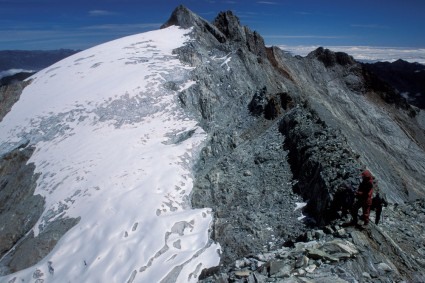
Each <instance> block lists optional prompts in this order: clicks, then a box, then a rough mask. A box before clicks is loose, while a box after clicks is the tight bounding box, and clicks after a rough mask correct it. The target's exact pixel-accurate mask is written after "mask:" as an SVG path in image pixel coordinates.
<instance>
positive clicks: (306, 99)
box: [166, 7, 425, 282]
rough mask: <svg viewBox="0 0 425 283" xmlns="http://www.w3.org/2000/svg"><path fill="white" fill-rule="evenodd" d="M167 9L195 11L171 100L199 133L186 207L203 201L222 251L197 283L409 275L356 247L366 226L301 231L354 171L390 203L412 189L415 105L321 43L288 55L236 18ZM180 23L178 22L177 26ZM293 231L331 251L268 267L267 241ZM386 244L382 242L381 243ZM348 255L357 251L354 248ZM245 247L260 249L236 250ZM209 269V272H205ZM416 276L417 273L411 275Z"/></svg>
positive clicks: (368, 237)
mask: <svg viewBox="0 0 425 283" xmlns="http://www.w3.org/2000/svg"><path fill="white" fill-rule="evenodd" d="M175 13H177V14H175V15H173V16H172V20H171V22H172V23H173V24H177V25H180V23H179V20H178V19H185V18H186V17H188V18H190V19H196V21H195V23H194V26H195V27H194V29H193V31H192V35H193V37H194V38H195V39H197V40H196V41H194V42H191V43H189V44H188V45H187V46H185V47H183V48H180V49H178V50H176V53H177V54H179V56H180V59H181V60H182V61H184V62H185V63H187V64H190V65H191V66H193V67H195V70H194V71H193V78H194V80H195V81H196V85H194V86H192V87H191V88H189V89H187V90H185V91H183V92H181V93H180V94H179V98H180V101H181V104H182V106H183V107H184V108H185V109H186V110H187V111H190V112H191V113H192V114H193V115H194V116H195V117H197V119H198V120H199V123H200V124H201V125H202V127H203V128H204V129H205V130H206V131H207V132H208V134H209V140H208V142H207V144H206V146H205V148H204V149H203V151H202V154H201V160H200V162H199V163H198V164H196V166H195V170H196V181H195V186H194V190H193V195H192V204H193V206H195V207H212V208H213V211H214V212H215V222H214V225H213V227H212V234H211V236H212V238H213V239H214V240H216V241H218V242H219V243H220V244H221V245H222V247H223V255H222V262H223V264H224V266H222V267H220V268H216V269H212V270H207V271H205V274H204V278H214V280H213V281H208V280H209V279H205V280H206V281H205V282H217V280H218V281H219V280H224V281H226V280H235V281H237V282H266V279H267V278H276V279H277V278H287V280H293V281H287V282H308V280H312V281H314V282H329V281H330V280H332V281H335V282H355V281H356V280H357V281H362V282H373V280H376V278H379V280H381V282H391V280H399V279H401V278H410V277H409V276H410V275H409V274H408V272H406V271H405V270H404V271H400V270H403V269H404V267H402V268H401V267H400V266H398V267H396V265H395V264H394V262H398V261H402V262H403V261H405V260H404V259H402V258H400V257H393V256H392V255H388V254H386V253H382V251H380V250H379V249H378V248H376V249H375V248H373V249H370V250H368V251H366V249H365V248H361V246H362V245H364V246H373V247H374V246H376V245H377V244H376V242H377V241H379V240H380V239H382V238H380V236H379V233H381V230H380V229H379V228H376V227H373V228H372V232H371V233H370V234H367V233H365V232H364V231H358V230H356V229H353V228H351V227H349V228H342V227H341V226H340V225H341V224H342V223H339V224H335V226H333V227H330V226H329V227H328V226H325V227H328V229H327V230H326V231H328V233H329V235H327V236H326V237H323V233H324V232H323V231H322V233H319V232H317V233H316V232H314V231H313V232H312V231H310V230H309V229H310V228H309V227H310V226H309V225H317V226H319V227H320V226H324V225H325V224H328V223H331V222H330V221H333V220H332V219H334V218H333V216H334V215H335V214H334V211H332V209H333V208H335V207H338V203H334V202H337V201H338V198H337V197H335V194H336V192H337V189H338V187H339V186H341V185H342V184H346V185H351V186H355V187H356V186H357V185H358V183H359V182H360V180H359V174H360V172H361V170H362V169H364V168H368V169H370V170H371V171H372V172H373V174H374V175H375V177H376V178H377V180H378V181H379V188H380V191H381V193H384V194H386V196H387V199H388V200H389V201H390V202H398V203H404V202H408V201H409V200H410V199H414V198H417V197H423V196H424V191H423V187H424V186H423V184H424V183H425V179H424V172H425V171H424V170H423V169H425V168H423V167H424V164H425V155H424V148H425V147H424V141H425V139H424V131H423V126H421V125H423V122H422V121H423V119H422V118H421V117H423V114H422V113H421V111H420V110H418V109H415V108H413V107H411V106H410V105H408V104H406V103H405V100H403V99H399V98H398V97H397V96H394V92H392V91H391V90H390V89H388V88H386V86H383V85H381V84H380V83H379V81H376V80H375V78H373V77H371V76H370V75H369V73H368V72H367V71H365V70H364V69H363V68H362V66H361V65H360V64H358V63H357V62H355V61H354V60H353V58H352V57H350V56H348V55H347V54H344V53H334V52H332V51H329V50H325V49H323V48H321V49H318V50H316V51H315V52H313V53H312V54H310V55H309V56H307V57H306V58H301V57H292V56H290V55H288V54H286V53H284V52H282V51H281V50H279V49H277V48H274V47H271V48H267V47H265V46H264V41H263V40H262V39H261V37H260V36H259V35H258V34H256V33H255V32H252V31H250V30H249V29H248V28H247V27H242V26H240V23H239V20H238V19H237V17H235V16H234V15H233V14H232V13H231V12H224V13H220V14H219V15H218V16H217V18H216V19H215V20H214V21H213V22H212V24H208V23H206V21H203V20H200V19H199V17H195V16H194V15H193V13H191V12H190V11H189V10H187V9H185V8H184V7H179V8H178V9H177V10H176V11H175ZM187 22H188V21H187V20H182V23H181V26H183V27H186V26H185V25H186V24H187ZM189 22H190V21H189ZM168 24H169V23H167V24H166V25H168ZM294 184H295V186H293V185H294ZM294 192H296V194H294ZM302 200H304V201H307V202H308V205H307V207H306V208H305V209H304V213H305V214H307V215H308V217H307V218H305V219H304V221H299V220H298V219H297V217H298V216H300V215H299V212H298V214H297V212H294V207H295V205H294V204H295V202H298V201H302ZM398 219H399V220H400V218H398ZM401 219H402V218H401ZM336 221H338V220H336ZM400 221H401V220H400ZM297 233H298V234H299V235H302V234H303V233H304V235H310V236H305V237H298V241H299V240H300V239H304V238H309V239H311V240H313V239H314V237H313V238H312V235H319V236H318V237H319V238H318V239H320V240H321V241H322V242H320V245H319V246H320V247H331V248H330V250H329V249H328V250H326V249H325V248H323V249H324V250H322V252H323V253H322V252H320V251H317V250H314V249H313V250H311V249H310V250H309V251H307V250H305V251H304V252H302V253H300V254H298V255H297V256H292V257H291V256H290V257H289V258H290V259H291V260H292V259H293V258H294V257H295V258H297V257H298V256H300V257H301V258H303V257H306V258H309V256H310V257H311V258H310V259H311V260H312V264H311V265H307V266H306V267H305V268H302V269H300V270H296V271H295V273H294V269H293V266H294V264H295V263H293V262H292V261H291V260H290V261H289V262H287V263H282V262H277V263H276V262H275V263H270V262H269V260H270V259H272V258H281V257H283V258H285V256H284V255H282V252H279V249H276V247H282V245H283V246H288V245H290V244H291V243H293V242H294V241H296V240H295V239H294V236H295V235H296V234H297ZM335 237H336V238H342V239H348V241H349V242H350V244H347V245H348V246H344V244H341V245H338V247H339V248H340V249H339V250H338V249H337V248H336V247H335V245H333V244H330V243H328V242H332V241H334V239H335ZM322 238H323V239H322ZM359 239H361V240H359ZM389 239H391V237H389ZM332 243H333V242H332ZM394 244H395V242H391V241H386V240H385V246H386V247H387V248H389V249H393V248H394ZM332 245H333V246H332ZM353 245H354V247H353ZM341 246H344V247H345V249H344V248H341ZM320 247H319V249H321V248H320ZM347 247H348V248H347ZM315 248H318V247H315ZM266 251H268V252H269V253H265V252H266ZM350 251H360V254H361V256H360V257H359V256H358V255H357V254H352V253H350ZM362 251H364V253H362ZM297 252H300V251H297ZM270 253H271V254H273V255H272V256H270ZM279 253H280V254H279ZM254 254H260V255H259V256H258V257H255V256H254V259H252V260H251V259H248V260H247V259H246V258H244V257H247V256H248V255H254ZM323 254H325V255H326V256H323ZM269 257H271V258H269ZM326 257H327V258H326ZM259 258H262V260H261V261H262V262H263V263H267V262H269V263H268V264H270V265H271V266H272V267H273V270H274V271H273V272H272V273H273V274H270V270H269V269H268V268H266V269H263V271H261V270H260V269H258V268H259V265H261V263H259V261H260V260H259ZM354 258H357V259H356V260H353V259H354ZM236 259H237V260H236ZM331 259H332V260H331ZM235 260H236V261H235ZM233 261H235V262H236V263H237V265H238V266H239V268H240V265H241V262H245V264H246V265H247V266H246V267H248V269H246V268H245V269H243V270H240V272H237V273H232V272H233V271H231V272H224V273H221V275H217V274H220V270H222V271H223V270H225V269H226V267H227V268H230V266H231V265H229V264H230V263H231V262H233ZM285 262H286V261H285ZM328 262H329V263H328ZM342 262H343V264H342ZM372 262H373V264H371V263H372ZM379 263H383V264H381V265H379ZM300 264H301V263H298V265H300ZM242 265H243V264H242ZM301 265H302V264H301ZM266 266H268V265H266ZM367 266H369V267H367ZM387 266H388V267H389V268H387ZM406 266H413V265H409V264H407V265H406ZM322 267H323V268H322ZM408 268H409V267H407V269H408ZM416 268H418V270H420V268H421V267H418V266H417V267H416ZM230 270H231V268H230ZM237 270H238V269H236V271H237ZM264 270H265V271H264ZM315 270H318V271H317V272H316V271H315ZM391 270H393V271H391ZM394 270H398V271H397V272H394ZM234 271H235V270H234ZM212 273H215V274H216V275H214V276H213V277H208V276H209V275H208V274H210V275H211V274H212ZM381 273H382V274H381ZM418 274H419V275H418V276H419V277H418V278H420V276H422V275H421V274H423V272H421V271H419V273H418ZM217 276H218V277H217ZM272 276H275V277H272ZM294 276H298V277H297V278H295V277H294ZM383 276H387V277H386V278H390V279H383V278H384V277H383ZM302 278H304V279H302ZM370 278H371V279H370ZM238 280H239V281H238ZM285 280H286V279H285ZM367 280H370V281H367ZM282 282H286V281H282Z"/></svg>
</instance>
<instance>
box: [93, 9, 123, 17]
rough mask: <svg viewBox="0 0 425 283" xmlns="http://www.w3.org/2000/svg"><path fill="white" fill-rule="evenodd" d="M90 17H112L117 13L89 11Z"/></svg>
mask: <svg viewBox="0 0 425 283" xmlns="http://www.w3.org/2000/svg"><path fill="white" fill-rule="evenodd" d="M89 14H90V16H112V15H116V13H115V12H110V11H105V10H91V11H89Z"/></svg>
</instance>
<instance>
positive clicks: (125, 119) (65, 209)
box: [0, 26, 220, 283]
mask: <svg viewBox="0 0 425 283" xmlns="http://www.w3.org/2000/svg"><path fill="white" fill-rule="evenodd" d="M189 32H190V30H184V29H180V28H178V27H175V26H172V27H169V28H167V29H163V30H158V31H153V32H147V33H143V34H138V35H134V36H129V37H125V38H122V39H118V40H115V41H111V42H108V43H105V44H102V45H99V46H96V47H94V48H91V49H88V50H85V51H83V52H80V53H78V54H75V55H73V56H71V57H68V58H66V59H64V60H62V61H60V62H58V63H56V64H54V65H52V66H51V67H49V68H46V69H44V70H42V71H40V72H38V73H37V74H36V75H34V76H33V77H31V79H33V81H32V83H31V84H30V85H29V86H27V87H26V88H25V89H24V92H23V93H22V95H21V98H20V100H19V101H18V102H17V103H16V104H15V105H14V106H13V108H12V110H11V112H10V113H9V114H8V115H7V116H6V117H5V118H4V120H3V122H2V123H1V124H0V154H4V153H5V152H7V151H9V150H11V149H13V148H16V147H17V146H19V145H21V144H23V143H26V142H29V143H30V144H31V145H34V146H35V148H36V150H35V152H34V154H33V156H32V157H31V159H30V161H29V162H32V163H34V164H35V165H36V173H39V174H40V177H39V179H38V182H37V188H36V192H35V193H36V194H40V195H42V196H43V197H45V200H46V206H45V210H44V213H43V215H42V217H41V218H40V220H39V222H38V223H37V224H36V225H35V227H34V228H33V230H34V232H35V234H36V235H37V234H38V233H39V232H40V231H41V230H42V229H43V227H45V226H46V224H47V223H49V221H52V220H54V219H57V218H65V217H72V218H77V217H80V218H81V220H80V221H79V223H78V224H77V225H76V226H74V227H73V228H72V229H71V230H69V231H68V232H67V233H66V234H65V235H64V236H63V237H62V239H61V240H60V241H59V242H58V244H57V245H56V247H55V248H54V249H53V250H52V252H51V253H50V254H49V255H48V256H47V257H45V258H44V259H43V260H42V261H41V262H39V263H38V264H37V265H36V266H33V267H30V268H28V269H26V270H22V271H20V272H17V273H15V274H11V275H8V276H4V277H3V278H0V281H1V282H9V280H13V279H15V281H14V282H30V281H31V282H32V281H34V280H35V279H34V278H38V279H42V280H44V282H46V283H47V282H161V281H162V280H163V281H166V282H173V281H174V280H175V281H176V282H196V281H197V277H198V276H199V274H200V272H201V270H202V269H203V268H207V267H212V266H216V265H218V264H219V259H220V258H219V251H220V246H219V245H218V244H216V243H213V242H212V241H211V240H210V239H209V237H208V230H209V228H210V225H211V222H212V215H211V210H210V209H191V208H190V203H189V194H190V192H191V189H192V186H193V179H192V172H191V167H192V165H193V163H194V162H195V161H196V158H197V157H198V154H199V151H200V149H201V147H202V144H203V142H204V141H205V139H206V133H205V132H204V131H203V130H202V129H201V128H200V127H199V126H198V125H197V123H196V121H194V120H193V119H191V118H190V117H189V116H188V115H186V114H185V113H184V111H183V110H182V109H181V108H180V107H179V105H178V103H177V97H176V94H177V92H176V91H175V89H179V90H182V89H184V88H187V87H190V86H191V85H193V84H194V83H195V82H193V81H191V80H190V79H189V72H190V70H191V68H189V67H188V66H184V65H182V64H181V63H180V61H179V60H178V58H177V57H176V56H175V55H173V54H172V50H173V49H175V48H178V47H180V46H182V45H184V44H185V42H187V41H189V40H190V37H189ZM165 83H167V84H165ZM170 83H172V84H173V87H167V85H169V84H170ZM175 86H176V87H177V88H176V87H175ZM34 274H37V276H38V277H33V275H34ZM167 280H169V281H167Z"/></svg>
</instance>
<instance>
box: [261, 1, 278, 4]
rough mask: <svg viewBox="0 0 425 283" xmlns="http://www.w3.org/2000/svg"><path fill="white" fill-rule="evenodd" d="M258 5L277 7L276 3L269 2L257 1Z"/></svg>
mask: <svg viewBox="0 0 425 283" xmlns="http://www.w3.org/2000/svg"><path fill="white" fill-rule="evenodd" d="M257 3H258V4H266V5H278V4H279V3H277V2H271V1H258V2H257Z"/></svg>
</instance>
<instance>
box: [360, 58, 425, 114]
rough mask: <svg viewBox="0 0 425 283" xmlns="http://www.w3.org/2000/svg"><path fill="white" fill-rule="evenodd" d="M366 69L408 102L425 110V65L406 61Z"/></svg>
mask: <svg viewBox="0 0 425 283" xmlns="http://www.w3.org/2000/svg"><path fill="white" fill-rule="evenodd" d="M364 66H365V67H366V69H368V70H369V71H370V72H372V73H374V74H375V75H377V76H378V77H379V78H380V79H381V80H383V81H384V82H386V83H387V84H389V85H390V86H392V87H393V88H395V89H396V90H398V91H399V92H400V94H401V95H402V96H403V97H404V98H406V99H407V101H408V102H409V103H410V104H412V105H414V106H417V107H419V108H421V109H424V108H425V65H422V64H419V63H409V62H406V61H404V60H397V61H395V62H392V63H390V62H377V63H373V64H364Z"/></svg>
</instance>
